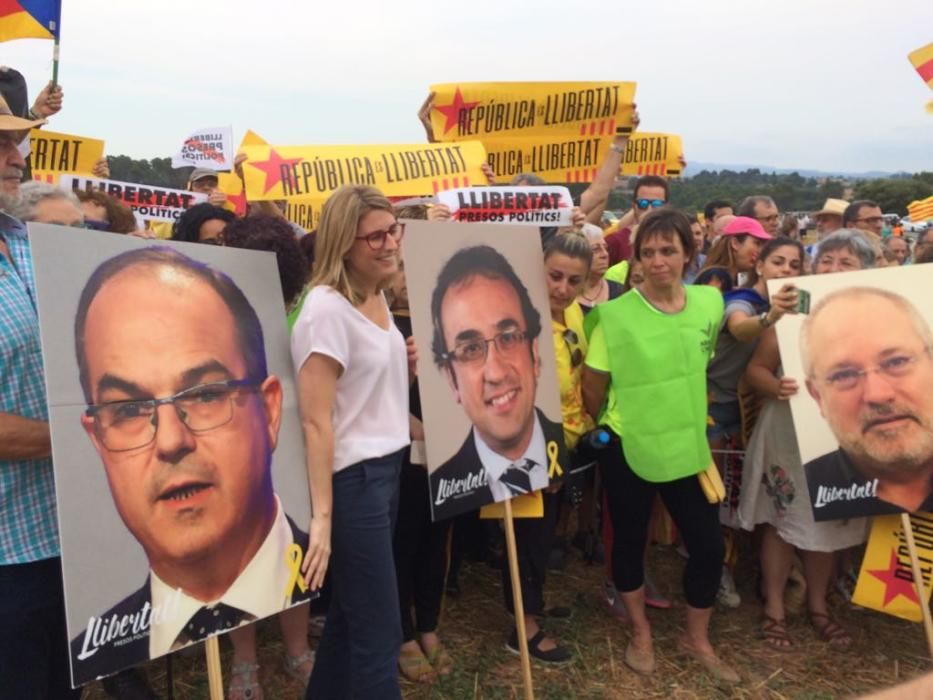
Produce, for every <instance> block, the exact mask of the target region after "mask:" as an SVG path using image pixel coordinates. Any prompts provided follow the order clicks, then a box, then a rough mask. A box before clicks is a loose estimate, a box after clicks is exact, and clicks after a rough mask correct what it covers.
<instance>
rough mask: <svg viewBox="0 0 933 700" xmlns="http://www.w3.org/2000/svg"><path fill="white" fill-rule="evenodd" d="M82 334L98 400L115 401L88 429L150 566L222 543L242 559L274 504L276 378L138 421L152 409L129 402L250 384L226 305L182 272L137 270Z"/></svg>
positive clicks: (108, 296) (101, 303)
mask: <svg viewBox="0 0 933 700" xmlns="http://www.w3.org/2000/svg"><path fill="white" fill-rule="evenodd" d="M85 338H86V343H85V350H84V354H85V358H86V363H87V377H88V382H89V387H90V391H91V396H90V402H91V403H92V404H94V405H95V406H97V407H100V406H103V405H106V404H115V406H111V408H110V409H106V408H105V409H92V410H94V411H95V412H94V414H93V415H85V416H83V417H82V419H81V420H82V425H83V426H84V429H85V430H86V432H87V434H88V436H89V437H90V439H91V441H92V442H93V443H94V446H95V448H96V449H97V451H98V453H99V454H100V457H101V459H102V460H103V464H104V468H105V470H106V474H107V480H108V482H109V485H110V490H111V493H112V495H113V499H114V503H115V505H116V507H117V510H118V511H119V513H120V516H121V518H122V519H123V522H124V523H125V524H126V526H127V528H128V529H129V530H130V531H131V532H132V534H133V535H134V536H135V537H136V539H137V540H138V541H139V542H140V544H141V545H142V546H143V549H144V550H145V551H146V554H147V556H148V557H149V560H150V563H151V564H153V568H156V565H157V563H158V562H160V561H168V562H174V563H179V562H188V563H191V562H197V561H198V560H199V559H200V558H202V557H204V556H207V555H209V554H212V553H216V552H217V551H218V550H220V551H223V549H224V548H225V547H229V548H231V552H230V555H231V556H233V557H236V556H243V552H242V551H236V549H235V548H236V547H242V546H243V544H244V543H245V542H248V541H250V540H251V539H252V538H254V535H255V533H253V530H254V529H255V528H256V527H257V524H259V526H260V527H261V523H263V522H264V517H263V515H264V514H265V511H266V509H268V506H269V504H270V503H271V502H272V491H271V489H272V485H271V474H270V464H271V456H272V451H273V450H274V449H275V444H276V440H277V437H278V427H279V420H280V410H281V401H282V394H281V386H280V385H279V383H278V380H277V379H276V378H275V377H267V378H262V377H258V378H255V379H257V380H258V381H261V382H262V384H261V386H259V387H257V388H249V387H243V388H234V389H232V390H229V391H226V392H225V391H224V390H223V388H221V387H220V386H219V385H217V384H215V385H214V386H213V387H210V388H205V389H204V390H199V391H195V392H193V393H194V396H193V397H192V396H190V395H189V396H188V397H187V398H186V399H185V401H184V402H176V403H175V404H174V405H173V404H167V403H166V404H163V405H159V406H158V407H157V408H155V412H154V414H152V415H151V416H150V420H149V421H140V420H138V414H139V413H140V412H144V411H145V406H144V404H140V403H132V402H134V401H135V402H144V401H147V400H152V399H163V398H166V397H170V396H173V395H175V394H177V393H179V392H182V391H186V390H188V389H192V388H194V387H200V386H201V385H205V384H213V383H220V382H229V381H235V380H244V379H246V378H247V375H248V374H249V368H248V367H247V366H246V361H245V359H244V355H243V352H242V349H241V346H240V339H239V337H238V334H237V332H236V327H235V324H234V318H233V316H232V314H231V312H230V310H229V308H228V307H227V305H226V304H225V303H224V302H223V300H222V299H221V298H220V296H219V295H218V294H217V292H215V291H214V290H213V289H212V288H211V287H210V286H208V285H207V284H206V283H205V282H203V281H201V280H198V279H197V278H195V277H193V276H191V275H190V274H189V273H187V272H185V271H181V270H178V269H177V268H173V267H170V266H159V267H157V268H155V269H139V268H130V269H127V270H124V271H122V272H120V273H118V274H117V275H115V276H114V277H112V278H111V279H110V280H108V281H107V282H105V283H104V285H103V286H102V287H101V289H100V291H99V292H98V294H97V296H96V297H95V298H94V300H93V301H92V302H91V305H90V307H89V309H88V315H87V323H86V327H85ZM263 379H264V381H263ZM116 402H119V403H116ZM124 402H130V403H124Z"/></svg>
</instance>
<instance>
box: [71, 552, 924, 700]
mask: <svg viewBox="0 0 933 700" xmlns="http://www.w3.org/2000/svg"><path fill="white" fill-rule="evenodd" d="M651 556H652V561H653V569H654V571H655V578H656V579H657V580H658V582H659V584H660V585H661V586H662V588H663V589H664V591H665V592H666V593H668V594H669V595H671V596H672V597H673V598H674V600H675V607H674V608H673V609H671V610H660V611H658V610H656V611H652V612H651V613H650V616H651V621H652V624H653V627H654V633H655V644H656V652H657V661H658V668H657V671H656V672H655V674H654V675H653V676H651V677H648V678H645V677H641V676H638V675H636V674H635V673H633V672H631V671H629V670H628V668H627V667H626V666H625V665H624V663H623V662H622V654H623V652H624V650H625V644H626V642H627V640H628V635H627V632H626V630H625V628H624V626H623V625H621V624H620V623H619V622H618V621H617V620H616V619H615V618H613V617H612V616H611V615H610V614H609V613H608V609H607V608H606V606H605V604H604V603H603V602H602V600H601V599H600V597H599V591H600V583H601V581H602V578H603V576H602V573H603V572H602V567H601V566H587V565H585V564H584V563H583V562H582V561H580V560H579V558H574V557H571V558H570V559H569V562H570V563H569V566H568V570H567V572H565V573H561V574H552V575H550V577H549V578H548V585H547V598H548V604H549V605H556V604H560V605H570V606H572V607H573V609H574V616H573V617H572V618H571V619H569V620H566V621H554V622H550V623H549V625H548V630H549V631H550V632H552V633H553V634H555V635H556V636H557V637H559V639H560V641H561V642H562V643H564V644H567V645H569V646H570V647H571V649H572V650H573V651H574V659H573V662H572V663H570V664H567V665H564V666H562V667H560V668H547V667H544V666H541V665H539V664H537V663H534V662H533V670H532V671H533V675H534V684H535V697H536V698H539V699H542V700H543V699H548V700H567V699H574V698H579V699H580V700H584V699H585V700H595V699H597V698H607V699H614V698H664V699H669V700H692V699H695V698H736V699H738V698H742V699H755V700H757V699H762V700H765V699H769V700H770V699H774V700H781V699H785V698H787V699H791V698H792V699H795V700H830V699H832V698H849V697H856V696H858V695H860V694H862V693H864V692H866V691H869V690H873V689H877V688H881V687H885V686H890V685H893V684H894V683H896V682H899V681H903V680H907V679H909V678H913V677H915V676H917V675H919V674H921V673H922V672H924V671H925V670H927V669H928V667H929V664H928V660H927V658H926V644H925V642H924V639H923V630H922V627H921V626H920V625H915V624H911V623H908V622H904V621H902V620H897V619H895V618H892V617H888V616H886V615H881V614H878V613H874V612H869V611H866V610H862V609H859V608H853V607H851V606H849V605H848V604H847V603H845V602H844V601H843V600H842V599H841V598H836V599H834V600H833V613H834V615H835V616H836V617H837V619H838V620H839V622H840V623H841V624H843V625H844V626H845V627H846V628H847V629H848V630H849V632H850V633H851V634H852V636H853V638H854V640H855V641H854V644H853V645H852V647H851V648H850V649H849V650H847V651H835V650H833V649H831V648H830V647H829V646H828V645H826V644H825V643H824V642H822V641H820V640H819V638H818V637H817V636H816V635H815V634H814V632H813V630H812V628H811V627H810V625H809V623H808V622H807V620H806V619H805V617H803V616H797V617H789V633H790V634H791V636H792V638H793V640H794V642H795V646H794V648H793V650H792V651H789V652H782V651H776V650H773V649H771V648H770V647H768V646H766V645H765V644H764V642H762V641H760V639H759V638H758V628H759V615H760V608H759V605H758V601H757V599H756V598H755V595H754V591H753V589H754V572H753V570H752V567H751V564H750V563H747V564H745V565H741V566H740V568H739V571H738V572H737V580H738V582H739V583H738V585H739V591H740V593H741V594H742V598H743V601H742V605H741V607H740V608H738V609H737V610H717V612H716V614H715V615H714V618H713V643H714V644H715V645H716V646H717V649H718V650H719V653H720V655H721V656H722V657H723V658H724V659H726V660H728V661H729V662H730V663H731V664H733V666H734V667H735V668H736V669H737V670H738V671H739V673H740V674H741V676H742V678H743V682H742V683H741V685H739V686H736V687H733V688H722V687H718V686H717V685H716V683H715V682H714V681H713V679H712V678H710V677H709V676H708V675H706V674H705V673H704V672H702V670H701V669H700V667H699V666H698V665H697V664H696V663H694V662H692V661H690V660H688V659H686V658H685V657H681V656H679V655H678V654H677V652H676V641H677V635H678V634H679V632H680V629H681V627H680V626H681V623H682V620H683V611H682V605H683V602H682V598H681V596H680V583H679V582H680V575H681V571H682V567H683V562H682V560H681V559H680V557H678V556H677V554H676V553H675V552H674V551H673V549H672V548H669V547H664V548H661V547H653V548H652V553H651ZM746 559H748V557H746ZM499 581H500V577H499V573H498V572H497V571H494V570H492V569H491V568H489V567H488V566H487V565H485V564H470V565H466V566H465V568H464V570H463V572H462V573H461V581H460V582H461V587H462V589H463V594H462V596H461V597H459V598H457V599H449V600H447V601H446V603H445V612H444V615H443V619H442V627H441V636H442V638H443V639H444V640H445V643H446V644H447V647H448V649H449V650H450V652H451V654H452V655H453V656H454V658H455V660H456V670H455V671H454V673H453V674H452V675H450V676H448V677H446V678H443V679H439V680H437V681H435V682H434V683H432V684H429V685H428V684H425V685H415V684H411V683H403V695H404V697H405V698H406V699H409V698H411V699H418V700H421V699H428V698H438V699H440V698H450V699H452V700H460V699H461V698H463V699H468V698H489V699H495V698H521V697H522V694H521V690H522V689H521V669H520V664H519V660H518V657H517V656H513V655H512V654H510V653H508V652H506V651H505V648H504V643H505V639H506V636H507V634H508V632H509V625H510V624H511V618H510V617H509V616H508V615H507V614H506V613H505V611H504V610H503V607H502V590H501V585H500V583H499ZM260 645H261V648H260V663H261V666H262V668H261V670H260V679H261V681H262V683H263V687H264V689H265V697H266V700H280V699H287V700H292V699H293V698H296V697H298V696H299V692H300V689H299V688H297V687H296V686H295V684H293V683H290V682H289V679H288V678H287V677H286V676H285V675H284V673H283V672H281V671H280V664H281V658H282V654H283V647H282V644H281V641H280V638H279V632H278V626H277V625H276V624H275V623H274V622H271V623H270V622H269V621H267V622H264V623H260ZM221 649H222V653H223V655H224V667H225V668H227V666H228V664H229V658H228V657H229V653H230V649H229V644H228V643H227V642H225V641H222V642H221ZM146 671H147V673H148V675H149V678H150V681H151V683H152V685H153V688H155V690H156V691H157V692H158V693H159V694H160V695H161V696H162V697H165V698H167V697H168V693H167V690H166V673H165V663H164V662H162V661H157V662H154V663H152V664H149V665H148V666H147V668H146ZM105 697H106V696H105V695H104V693H103V692H102V691H101V690H100V688H99V686H96V685H95V686H92V687H91V690H90V693H89V694H86V695H85V698H86V699H87V700H99V699H103V698H105ZM174 697H175V698H177V699H178V700H196V699H197V700H200V699H201V698H205V699H206V698H208V689H207V679H206V670H205V663H204V659H203V657H201V656H193V657H187V658H186V657H184V656H179V655H176V657H175V660H174Z"/></svg>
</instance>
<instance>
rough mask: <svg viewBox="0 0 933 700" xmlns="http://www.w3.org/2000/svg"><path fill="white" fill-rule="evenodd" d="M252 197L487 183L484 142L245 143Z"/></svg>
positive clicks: (403, 192) (401, 192) (416, 191)
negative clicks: (348, 187)
mask: <svg viewBox="0 0 933 700" xmlns="http://www.w3.org/2000/svg"><path fill="white" fill-rule="evenodd" d="M243 152H244V153H245V154H246V157H247V161H246V163H244V164H243V175H244V177H245V179H246V195H247V198H248V199H249V200H250V201H251V202H254V201H262V200H270V199H273V200H275V199H288V200H292V199H304V200H307V199H309V198H311V199H314V198H318V199H326V198H327V197H328V196H330V194H331V193H332V192H333V191H334V190H336V189H337V188H338V187H342V186H343V185H372V186H374V187H377V188H379V189H380V190H381V191H382V193H383V194H385V195H386V196H388V197H410V196H417V195H423V194H433V193H436V192H439V191H440V190H448V189H452V188H457V187H469V186H470V185H471V184H479V183H484V182H485V177H484V176H483V171H482V170H481V167H482V164H483V162H484V161H485V160H486V151H485V149H483V145H482V144H481V143H480V142H479V141H464V142H462V143H449V144H443V143H435V144H414V145H386V146H246V147H245V148H244V149H243Z"/></svg>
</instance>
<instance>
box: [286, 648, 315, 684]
mask: <svg viewBox="0 0 933 700" xmlns="http://www.w3.org/2000/svg"><path fill="white" fill-rule="evenodd" d="M305 664H309V666H308V670H307V671H303V670H302V669H301V667H302V666H304V665H305ZM282 668H283V670H284V671H285V673H286V675H288V676H289V677H291V678H293V679H294V680H296V681H298V682H299V683H301V687H302V688H307V687H308V679H309V678H310V677H311V671H312V670H314V652H313V651H311V650H310V649H306V650H305V651H303V652H302V653H301V654H299V655H298V656H291V655H289V654H288V652H286V653H285V658H284V659H283V660H282Z"/></svg>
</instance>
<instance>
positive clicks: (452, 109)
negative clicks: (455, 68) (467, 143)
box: [434, 88, 479, 135]
mask: <svg viewBox="0 0 933 700" xmlns="http://www.w3.org/2000/svg"><path fill="white" fill-rule="evenodd" d="M478 104H479V102H478V101H477V102H464V101H463V95H461V94H460V88H457V91H456V92H455V93H454V101H453V102H451V103H450V104H449V105H434V109H435V110H437V111H438V112H440V113H441V114H443V115H444V117H445V118H446V119H447V122H446V123H445V124H444V134H445V135H446V134H447V132H448V131H450V130H451V129H453V128H454V127H455V126H457V122H458V121H459V120H460V110H464V109H465V110H466V111H468V112H469V111H470V110H471V109H473V108H474V107H475V106H476V105H478Z"/></svg>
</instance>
